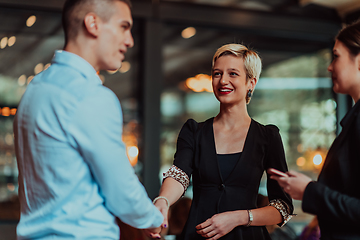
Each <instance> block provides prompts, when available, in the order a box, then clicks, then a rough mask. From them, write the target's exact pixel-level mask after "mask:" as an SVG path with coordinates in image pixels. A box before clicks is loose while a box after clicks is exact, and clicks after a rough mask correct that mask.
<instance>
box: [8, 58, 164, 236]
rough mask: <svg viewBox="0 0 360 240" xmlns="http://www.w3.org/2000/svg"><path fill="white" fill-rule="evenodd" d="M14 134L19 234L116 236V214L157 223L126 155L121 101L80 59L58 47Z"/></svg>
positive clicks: (142, 224) (26, 98) (31, 88)
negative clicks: (17, 172)
mask: <svg viewBox="0 0 360 240" xmlns="http://www.w3.org/2000/svg"><path fill="white" fill-rule="evenodd" d="M14 133H15V142H16V157H17V162H18V168H19V198H20V204H21V217H20V222H19V224H18V226H17V235H18V239H119V228H118V226H117V224H116V222H115V217H114V216H117V217H119V218H120V219H121V220H122V221H123V222H125V223H127V224H129V225H131V226H133V227H136V228H152V227H158V226H160V224H161V223H162V221H163V217H162V215H161V213H160V212H159V211H158V210H157V209H156V208H155V207H154V205H153V204H152V202H151V200H150V199H149V198H148V196H147V193H146V191H145V189H144V187H143V186H142V185H141V183H140V182H139V180H138V178H137V176H136V175H135V173H134V170H133V168H132V167H131V165H130V163H129V161H128V158H127V156H126V152H125V145H124V143H123V142H122V137H121V135H122V112H121V107H120V103H119V101H118V99H117V97H116V95H115V94H114V93H113V92H112V91H111V90H109V89H108V88H106V87H104V86H103V85H102V84H101V80H100V79H99V77H98V75H97V74H96V71H95V69H94V68H93V67H92V66H91V65H90V64H89V63H88V62H87V61H85V60H84V59H83V58H81V57H79V56H77V55H75V54H72V53H69V52H66V51H57V52H56V53H55V55H54V58H53V61H52V65H51V66H50V67H49V68H48V69H47V70H45V71H43V72H42V73H40V74H38V75H37V76H35V77H34V79H33V80H32V81H31V83H30V84H29V85H28V87H27V90H26V92H25V93H24V95H23V97H22V99H21V101H20V104H19V106H18V110H17V114H16V117H15V121H14ZM154 177H155V176H154Z"/></svg>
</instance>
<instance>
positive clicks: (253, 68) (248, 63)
mask: <svg viewBox="0 0 360 240" xmlns="http://www.w3.org/2000/svg"><path fill="white" fill-rule="evenodd" d="M225 55H233V56H235V57H239V58H240V57H241V58H242V59H243V60H244V66H245V72H246V79H247V80H249V79H251V78H256V79H257V80H259V77H260V73H261V67H262V63H261V59H260V57H259V55H258V54H257V53H256V52H255V51H253V50H250V49H248V48H247V47H245V46H244V45H241V44H236V43H232V44H226V45H224V46H222V47H220V48H219V49H218V50H217V51H216V52H215V54H214V57H213V60H212V68H214V65H215V62H216V60H217V59H218V58H220V57H222V56H225Z"/></svg>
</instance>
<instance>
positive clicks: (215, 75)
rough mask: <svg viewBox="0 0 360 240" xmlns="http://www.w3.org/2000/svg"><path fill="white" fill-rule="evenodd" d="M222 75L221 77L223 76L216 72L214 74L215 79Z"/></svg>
mask: <svg viewBox="0 0 360 240" xmlns="http://www.w3.org/2000/svg"><path fill="white" fill-rule="evenodd" d="M220 75H221V74H220V73H219V72H214V73H213V76H214V77H218V76H220Z"/></svg>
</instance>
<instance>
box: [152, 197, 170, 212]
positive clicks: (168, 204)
mask: <svg viewBox="0 0 360 240" xmlns="http://www.w3.org/2000/svg"><path fill="white" fill-rule="evenodd" d="M159 199H164V200H165V201H166V204H167V207H168V209H169V207H170V202H169V200H168V199H167V198H166V197H164V196H158V197H156V198H155V199H154V200H153V204H155V202H156V201H157V200H159Z"/></svg>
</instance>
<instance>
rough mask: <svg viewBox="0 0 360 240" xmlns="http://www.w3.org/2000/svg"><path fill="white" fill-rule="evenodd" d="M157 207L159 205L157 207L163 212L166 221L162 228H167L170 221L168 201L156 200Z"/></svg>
mask: <svg viewBox="0 0 360 240" xmlns="http://www.w3.org/2000/svg"><path fill="white" fill-rule="evenodd" d="M154 205H155V207H157V209H159V211H160V212H161V214H162V215H163V217H164V221H163V223H162V224H161V227H162V228H167V227H168V225H169V222H168V215H169V206H168V205H167V202H166V200H165V199H162V198H160V199H158V200H156V202H155V203H154Z"/></svg>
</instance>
